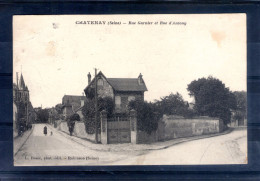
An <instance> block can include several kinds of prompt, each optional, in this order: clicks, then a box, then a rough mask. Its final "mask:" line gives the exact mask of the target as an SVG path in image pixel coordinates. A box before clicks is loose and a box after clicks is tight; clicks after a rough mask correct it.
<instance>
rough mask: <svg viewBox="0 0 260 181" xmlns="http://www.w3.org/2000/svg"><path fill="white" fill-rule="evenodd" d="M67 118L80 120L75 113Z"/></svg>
mask: <svg viewBox="0 0 260 181" xmlns="http://www.w3.org/2000/svg"><path fill="white" fill-rule="evenodd" d="M69 119H70V120H72V121H80V117H79V115H78V114H77V113H74V114H72V115H71V116H70V118H69Z"/></svg>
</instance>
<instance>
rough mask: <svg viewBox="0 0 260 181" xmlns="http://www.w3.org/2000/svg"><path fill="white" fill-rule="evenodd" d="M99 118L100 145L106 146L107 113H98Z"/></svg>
mask: <svg viewBox="0 0 260 181" xmlns="http://www.w3.org/2000/svg"><path fill="white" fill-rule="evenodd" d="M100 118H101V143H102V144H107V112H106V111H105V110H103V111H101V113H100Z"/></svg>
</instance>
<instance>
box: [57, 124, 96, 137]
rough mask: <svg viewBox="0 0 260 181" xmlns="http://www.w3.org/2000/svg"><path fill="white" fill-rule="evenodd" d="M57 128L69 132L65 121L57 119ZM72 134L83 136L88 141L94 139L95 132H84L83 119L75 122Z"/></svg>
mask: <svg viewBox="0 0 260 181" xmlns="http://www.w3.org/2000/svg"><path fill="white" fill-rule="evenodd" d="M57 129H58V130H59V131H63V132H65V133H67V134H69V128H68V125H67V122H66V121H57ZM72 135H73V136H76V137H79V138H84V139H87V140H89V141H95V134H88V133H86V129H85V124H84V122H83V121H77V122H75V126H74V131H73V134H72Z"/></svg>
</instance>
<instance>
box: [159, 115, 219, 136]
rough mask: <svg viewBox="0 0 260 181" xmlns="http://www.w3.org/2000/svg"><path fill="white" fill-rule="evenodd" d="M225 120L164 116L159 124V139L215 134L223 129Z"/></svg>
mask: <svg viewBox="0 0 260 181" xmlns="http://www.w3.org/2000/svg"><path fill="white" fill-rule="evenodd" d="M223 127H224V125H223V121H220V120H218V119H216V118H209V117H198V118H194V119H185V118H181V117H175V116H166V115H164V116H163V119H162V121H161V123H159V126H158V131H157V132H158V140H159V141H163V140H170V139H174V138H182V137H190V136H198V135H206V134H214V133H219V132H222V131H223V129H224V128H223Z"/></svg>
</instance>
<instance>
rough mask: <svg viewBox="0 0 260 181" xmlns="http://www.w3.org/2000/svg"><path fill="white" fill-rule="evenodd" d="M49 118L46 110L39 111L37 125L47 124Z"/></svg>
mask: <svg viewBox="0 0 260 181" xmlns="http://www.w3.org/2000/svg"><path fill="white" fill-rule="evenodd" d="M48 118H49V111H48V109H40V110H39V111H38V112H37V120H38V122H39V123H47V122H48Z"/></svg>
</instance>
